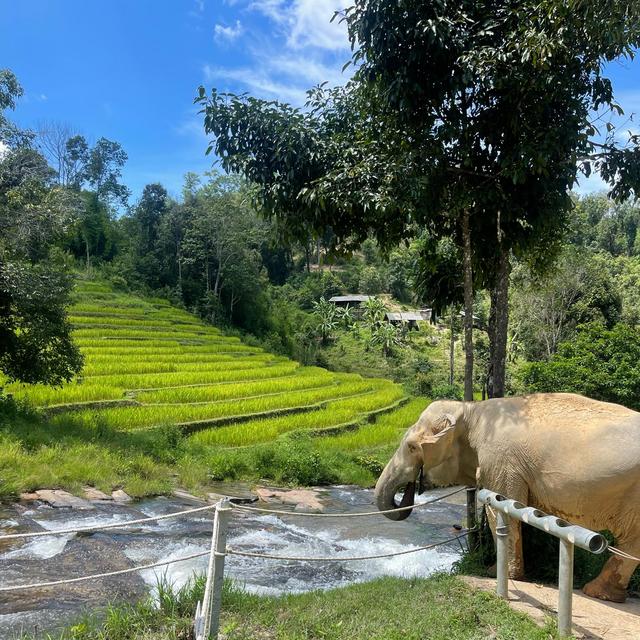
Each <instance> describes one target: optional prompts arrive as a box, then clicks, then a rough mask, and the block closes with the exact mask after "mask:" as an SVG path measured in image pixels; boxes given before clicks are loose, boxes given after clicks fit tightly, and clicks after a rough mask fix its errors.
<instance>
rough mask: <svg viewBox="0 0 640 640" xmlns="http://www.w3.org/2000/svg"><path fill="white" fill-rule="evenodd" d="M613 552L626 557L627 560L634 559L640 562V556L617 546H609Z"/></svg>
mask: <svg viewBox="0 0 640 640" xmlns="http://www.w3.org/2000/svg"><path fill="white" fill-rule="evenodd" d="M607 549H609V551H611V553H615V554H616V555H617V556H620V557H621V558H624V559H625V560H633V561H634V562H640V558H636V556H632V555H631V554H630V553H627V552H626V551H622V549H617V548H616V547H611V546H609V547H607Z"/></svg>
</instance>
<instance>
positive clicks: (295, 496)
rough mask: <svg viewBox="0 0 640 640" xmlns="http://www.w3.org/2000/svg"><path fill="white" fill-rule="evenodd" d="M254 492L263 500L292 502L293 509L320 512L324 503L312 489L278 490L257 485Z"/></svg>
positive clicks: (323, 507)
mask: <svg viewBox="0 0 640 640" xmlns="http://www.w3.org/2000/svg"><path fill="white" fill-rule="evenodd" d="M256 493H257V494H258V497H259V498H260V500H262V501H263V502H282V503H283V504H292V505H294V511H306V512H322V511H324V509H325V506H324V504H322V502H320V498H319V495H318V492H317V491H314V490H313V489H291V490H289V491H278V490H276V489H266V488H264V487H258V488H257V489H256Z"/></svg>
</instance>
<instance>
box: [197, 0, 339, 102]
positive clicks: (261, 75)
mask: <svg viewBox="0 0 640 640" xmlns="http://www.w3.org/2000/svg"><path fill="white" fill-rule="evenodd" d="M344 2H345V0H243V1H242V2H240V0H225V3H226V4H229V5H232V4H236V3H237V4H238V5H239V6H238V9H237V10H236V12H237V14H242V15H246V14H247V13H249V14H250V13H254V14H255V13H260V14H261V15H262V16H265V17H266V18H267V24H266V28H264V24H265V21H264V19H263V20H262V21H261V27H260V28H257V27H256V26H255V20H253V21H252V20H251V19H247V20H244V19H243V22H242V23H241V22H240V20H236V22H235V26H233V27H232V26H224V25H222V24H217V25H216V26H215V30H214V31H215V36H216V39H217V40H223V39H224V40H227V41H229V40H233V39H235V38H237V37H238V36H240V35H241V34H242V33H244V32H245V31H246V34H247V37H245V38H244V39H243V42H247V43H251V45H250V48H249V49H248V51H247V52H246V53H247V55H248V57H249V60H250V61H249V62H248V63H247V62H246V61H245V62H243V64H242V66H233V63H231V64H228V65H227V66H220V65H211V64H208V65H205V66H204V67H203V71H204V76H205V81H206V82H212V83H214V84H215V85H216V86H217V87H218V88H219V89H223V90H224V89H229V90H231V91H236V90H238V89H240V90H242V91H245V90H246V91H249V92H250V93H252V94H253V95H256V96H258V97H263V98H268V99H273V98H276V99H278V100H281V101H284V102H291V103H293V104H294V105H297V106H301V105H303V104H304V103H305V102H306V97H307V96H306V92H307V90H308V89H310V88H311V87H313V86H315V85H317V84H319V83H321V82H325V81H327V82H328V83H329V84H330V85H337V84H342V83H344V82H345V81H346V79H347V78H348V76H349V73H347V74H343V73H342V67H343V65H344V63H345V62H346V60H348V59H349V57H350V53H349V40H348V38H347V31H346V26H345V25H344V24H343V23H340V21H339V20H338V19H336V20H334V21H333V22H331V18H332V17H333V15H334V13H335V12H336V11H338V10H341V9H342V7H343V6H344ZM234 17H235V16H234Z"/></svg>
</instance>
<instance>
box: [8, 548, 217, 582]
mask: <svg viewBox="0 0 640 640" xmlns="http://www.w3.org/2000/svg"><path fill="white" fill-rule="evenodd" d="M208 555H209V551H201V552H200V553H192V554H191V555H189V556H182V558H176V559H175V560H163V561H161V562H153V563H151V564H144V565H142V566H140V567H132V568H131V569H120V570H119V571H107V572H106V573H93V574H91V575H90V576H81V577H80V578H67V579H66V580H54V581H53V582H36V583H33V584H18V585H12V586H10V587H0V592H7V591H20V590H21V589H41V588H44V587H57V586H59V585H62V584H72V583H74V582H84V581H85V580H98V579H100V578H109V577H111V576H121V575H124V574H125V573H135V572H136V571H144V570H145V569H153V568H154V567H162V566H165V565H167V564H174V563H176V562H185V561H186V560H193V559H194V558H201V557H202V556H208Z"/></svg>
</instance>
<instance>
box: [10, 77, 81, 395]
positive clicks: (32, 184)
mask: <svg viewBox="0 0 640 640" xmlns="http://www.w3.org/2000/svg"><path fill="white" fill-rule="evenodd" d="M21 93H22V90H21V88H20V86H19V84H18V83H17V81H16V80H15V76H13V74H11V73H10V72H2V73H1V74H0V107H1V108H6V107H14V106H15V99H16V98H17V97H19V96H20V95H21ZM0 128H2V129H3V131H5V132H6V131H10V132H11V142H12V144H13V145H15V146H12V147H11V148H10V149H9V151H8V152H5V153H4V154H3V155H2V157H0V229H1V230H2V233H0V371H1V372H2V373H3V374H4V375H5V376H6V377H7V378H8V379H9V380H21V381H23V382H30V383H35V382H42V383H45V384H60V383H61V382H63V381H65V380H70V379H71V378H72V377H73V375H74V374H76V373H77V372H78V371H79V370H80V368H81V366H82V356H81V355H80V351H79V349H78V347H77V346H76V345H75V344H74V343H73V341H72V339H71V325H70V324H69V322H68V321H67V317H66V311H65V306H66V304H67V303H68V297H69V291H70V289H71V284H72V279H71V277H70V276H68V275H67V274H66V269H65V265H64V264H61V262H60V260H59V259H57V258H56V254H55V252H54V251H52V249H53V243H54V242H55V241H56V240H57V239H59V238H60V237H61V235H62V234H64V233H65V231H66V229H67V228H68V226H69V225H70V223H71V222H72V220H73V216H74V213H75V212H76V211H77V208H78V207H77V204H78V203H77V198H75V197H74V196H73V194H69V193H68V192H67V191H66V190H64V189H60V188H58V187H54V186H52V184H51V182H52V179H53V175H52V173H53V172H52V171H51V170H50V169H49V167H48V166H47V163H46V161H45V159H44V158H43V157H42V156H41V155H40V154H39V153H38V152H36V151H35V150H34V149H31V148H29V147H28V146H25V145H26V144H28V143H29V142H30V140H31V137H30V136H29V135H23V134H22V133H21V132H20V131H19V130H18V128H17V127H15V125H13V124H12V123H9V121H8V120H7V119H6V117H5V116H4V115H3V114H1V113H0Z"/></svg>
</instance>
